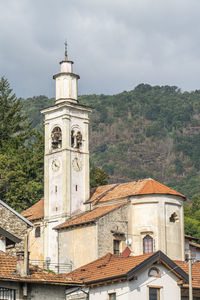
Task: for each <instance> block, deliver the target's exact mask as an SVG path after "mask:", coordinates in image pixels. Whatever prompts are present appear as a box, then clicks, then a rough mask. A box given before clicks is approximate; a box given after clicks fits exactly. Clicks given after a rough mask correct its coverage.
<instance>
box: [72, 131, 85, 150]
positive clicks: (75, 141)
mask: <svg viewBox="0 0 200 300" xmlns="http://www.w3.org/2000/svg"><path fill="white" fill-rule="evenodd" d="M82 143H83V137H82V133H81V132H80V130H79V129H78V128H74V129H72V131H71V147H72V148H76V149H80V148H81V147H82Z"/></svg>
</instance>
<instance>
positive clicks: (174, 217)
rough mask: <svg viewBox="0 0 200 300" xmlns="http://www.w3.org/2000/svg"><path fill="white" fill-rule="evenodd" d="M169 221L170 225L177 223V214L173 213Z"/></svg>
mask: <svg viewBox="0 0 200 300" xmlns="http://www.w3.org/2000/svg"><path fill="white" fill-rule="evenodd" d="M169 221H170V222H171V223H175V222H177V221H178V216H177V214H176V213H175V212H174V213H173V214H171V217H170V218H169Z"/></svg>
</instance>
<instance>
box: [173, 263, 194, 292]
mask: <svg viewBox="0 0 200 300" xmlns="http://www.w3.org/2000/svg"><path fill="white" fill-rule="evenodd" d="M174 262H175V263H176V264H177V265H178V266H179V267H180V268H181V269H183V270H184V271H185V272H186V273H187V274H188V273H189V271H188V262H185V261H178V260H176V261H174ZM188 286H189V285H188V284H183V287H188ZM192 286H193V288H200V262H194V263H193V264H192Z"/></svg>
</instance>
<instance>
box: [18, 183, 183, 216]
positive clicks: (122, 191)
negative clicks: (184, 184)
mask: <svg viewBox="0 0 200 300" xmlns="http://www.w3.org/2000/svg"><path fill="white" fill-rule="evenodd" d="M91 192H92V193H91V198H90V200H89V201H88V203H91V202H93V203H94V204H97V203H101V202H109V201H112V200H120V199H124V198H127V197H129V196H138V195H148V194H164V195H174V196H180V197H182V198H183V199H185V196H184V195H182V194H180V193H178V192H176V191H175V190H172V189H170V188H169V187H167V186H166V185H163V184H162V183H159V182H158V181H156V180H153V179H150V178H149V179H143V180H138V181H132V182H127V183H121V184H110V185H103V186H99V187H97V188H95V189H91ZM22 216H23V217H25V218H27V219H28V220H30V221H33V220H36V219H41V218H43V217H44V199H43V198H42V199H41V200H40V201H39V202H37V203H36V204H34V205H33V206H31V207H29V208H28V209H26V210H25V211H23V212H22Z"/></svg>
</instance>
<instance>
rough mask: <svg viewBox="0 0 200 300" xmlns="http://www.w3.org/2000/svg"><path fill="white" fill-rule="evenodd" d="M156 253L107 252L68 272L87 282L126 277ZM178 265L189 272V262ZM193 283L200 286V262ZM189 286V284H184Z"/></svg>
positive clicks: (193, 276) (194, 266)
mask: <svg viewBox="0 0 200 300" xmlns="http://www.w3.org/2000/svg"><path fill="white" fill-rule="evenodd" d="M153 254H154V253H149V254H143V255H138V256H129V257H122V256H119V255H116V254H110V253H108V254H106V255H105V256H103V257H101V258H99V259H97V260H95V261H93V262H91V263H89V264H87V265H84V266H82V267H80V268H78V269H76V270H74V271H72V272H70V273H68V274H67V276H68V277H70V278H71V279H72V280H83V282H84V283H85V284H88V283H91V282H93V281H101V280H106V279H109V278H110V277H117V276H119V277H123V276H124V277H125V276H126V273H127V272H129V271H131V270H132V269H133V268H135V267H136V266H138V265H139V264H141V263H142V262H144V261H145V260H146V259H147V258H149V257H150V256H152V255H153ZM173 262H174V263H175V264H176V265H177V266H178V267H180V268H181V269H182V270H183V271H184V272H186V273H187V274H188V263H187V262H185V261H178V260H174V261H173ZM192 278H193V281H192V285H193V287H194V288H200V262H195V263H193V265H192ZM183 287H188V284H183Z"/></svg>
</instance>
